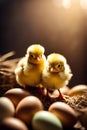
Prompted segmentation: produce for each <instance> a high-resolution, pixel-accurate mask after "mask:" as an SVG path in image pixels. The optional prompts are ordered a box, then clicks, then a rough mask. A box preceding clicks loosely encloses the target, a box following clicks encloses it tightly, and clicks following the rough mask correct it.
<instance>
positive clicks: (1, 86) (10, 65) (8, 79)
mask: <svg viewBox="0 0 87 130" xmlns="http://www.w3.org/2000/svg"><path fill="white" fill-rule="evenodd" d="M14 54H15V52H13V51H12V52H9V53H6V54H4V55H3V56H0V96H2V95H3V93H4V92H6V91H7V90H8V89H10V88H14V87H15V86H16V85H17V83H16V80H15V74H14V69H15V67H16V64H17V62H18V60H19V59H18V58H17V59H11V56H13V55H14Z"/></svg>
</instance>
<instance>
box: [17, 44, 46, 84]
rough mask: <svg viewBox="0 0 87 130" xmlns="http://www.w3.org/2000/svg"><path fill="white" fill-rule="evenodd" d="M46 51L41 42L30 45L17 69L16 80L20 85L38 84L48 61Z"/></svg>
mask: <svg viewBox="0 0 87 130" xmlns="http://www.w3.org/2000/svg"><path fill="white" fill-rule="evenodd" d="M44 52H45V49H44V47H43V46H41V45H39V44H33V45H31V46H29V47H28V49H27V54H26V55H25V57H23V58H22V59H21V60H20V61H19V63H18V65H17V67H16V69H15V75H16V81H17V82H18V84H19V85H20V86H23V87H26V86H27V85H29V86H36V85H38V84H39V83H40V80H41V74H42V71H43V68H44V65H45V61H46V58H45V55H44Z"/></svg>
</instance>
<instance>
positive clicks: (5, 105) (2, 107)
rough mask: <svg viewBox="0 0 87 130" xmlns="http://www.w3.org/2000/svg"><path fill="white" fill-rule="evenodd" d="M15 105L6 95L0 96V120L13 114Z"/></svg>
mask: <svg viewBox="0 0 87 130" xmlns="http://www.w3.org/2000/svg"><path fill="white" fill-rule="evenodd" d="M14 113H15V107H14V105H13V103H12V102H11V100H10V99H8V98H6V97H0V120H2V119H4V118H6V117H11V116H14Z"/></svg>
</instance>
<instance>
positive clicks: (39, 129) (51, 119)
mask: <svg viewBox="0 0 87 130" xmlns="http://www.w3.org/2000/svg"><path fill="white" fill-rule="evenodd" d="M32 127H33V129H34V130H63V127H62V124H61V121H60V120H59V119H58V118H57V117H56V116H55V115H54V114H52V113H50V112H48V111H39V112H37V113H36V114H35V115H34V116H33V119H32Z"/></svg>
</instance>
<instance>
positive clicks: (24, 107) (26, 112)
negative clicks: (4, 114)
mask: <svg viewBox="0 0 87 130" xmlns="http://www.w3.org/2000/svg"><path fill="white" fill-rule="evenodd" d="M40 110H43V104H42V102H41V101H40V100H39V98H37V97H35V96H27V97H25V98H23V99H22V100H21V101H20V102H19V104H18V105H17V107H16V117H18V118H20V119H21V120H23V121H24V122H25V123H27V124H30V123H31V120H32V117H33V115H34V114H35V113H36V112H37V111H40Z"/></svg>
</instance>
